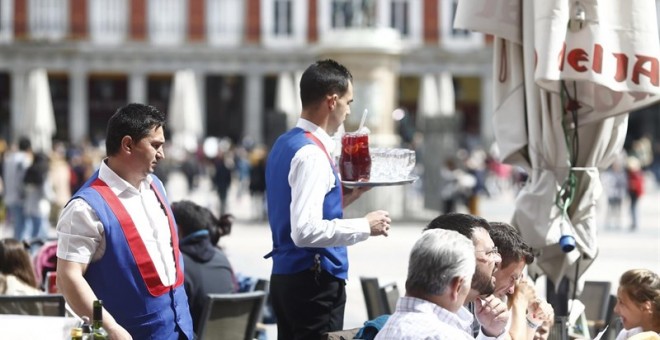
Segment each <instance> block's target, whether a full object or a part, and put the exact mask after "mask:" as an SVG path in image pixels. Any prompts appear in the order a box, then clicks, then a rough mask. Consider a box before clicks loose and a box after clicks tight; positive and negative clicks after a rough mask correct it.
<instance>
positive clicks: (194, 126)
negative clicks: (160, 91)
mask: <svg viewBox="0 0 660 340" xmlns="http://www.w3.org/2000/svg"><path fill="white" fill-rule="evenodd" d="M199 100H200V99H199V92H198V91H197V82H196V81H195V72H194V71H192V70H181V71H177V72H176V74H175V75H174V85H173V86H172V91H171V95H170V103H169V112H168V117H167V118H168V121H167V123H168V126H169V129H170V131H172V143H173V145H174V146H176V147H180V148H184V149H186V150H188V151H190V152H193V151H195V150H196V149H197V142H198V141H199V139H200V138H201V137H202V133H203V130H202V111H201V108H200V103H199Z"/></svg>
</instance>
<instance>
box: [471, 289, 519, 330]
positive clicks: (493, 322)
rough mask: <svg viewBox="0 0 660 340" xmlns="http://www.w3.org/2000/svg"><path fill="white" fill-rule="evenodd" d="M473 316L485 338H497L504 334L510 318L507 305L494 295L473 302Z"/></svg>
mask: <svg viewBox="0 0 660 340" xmlns="http://www.w3.org/2000/svg"><path fill="white" fill-rule="evenodd" d="M475 307H476V308H475V315H476V317H477V320H478V321H479V324H481V328H482V329H483V332H484V334H485V335H487V336H498V335H500V334H502V333H503V332H504V328H505V327H506V324H507V322H508V321H509V317H510V316H511V315H510V313H509V311H508V309H507V305H506V303H505V302H503V301H502V300H500V299H498V298H496V297H495V296H494V295H489V296H487V297H486V298H485V299H477V300H476V301H475Z"/></svg>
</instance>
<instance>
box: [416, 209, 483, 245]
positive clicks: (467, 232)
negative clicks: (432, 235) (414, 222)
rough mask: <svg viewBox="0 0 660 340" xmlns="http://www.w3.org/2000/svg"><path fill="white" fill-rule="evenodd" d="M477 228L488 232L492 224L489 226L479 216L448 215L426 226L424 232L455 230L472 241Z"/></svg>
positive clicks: (439, 217)
mask: <svg viewBox="0 0 660 340" xmlns="http://www.w3.org/2000/svg"><path fill="white" fill-rule="evenodd" d="M475 228H484V229H486V231H490V224H488V221H486V220H485V219H483V218H481V217H479V216H474V215H469V214H461V213H448V214H444V215H440V216H438V217H436V218H435V219H433V221H431V222H430V223H429V224H428V225H427V226H426V228H424V230H429V229H446V230H453V231H457V232H458V233H460V234H462V235H464V236H465V237H467V238H469V239H470V240H472V234H473V233H474V229H475Z"/></svg>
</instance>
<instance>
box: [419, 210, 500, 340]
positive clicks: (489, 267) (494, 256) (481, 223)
mask: <svg viewBox="0 0 660 340" xmlns="http://www.w3.org/2000/svg"><path fill="white" fill-rule="evenodd" d="M429 229H445V230H453V231H456V232H458V233H460V234H461V235H463V236H465V237H467V238H468V239H470V240H472V243H473V244H474V249H475V251H474V254H475V256H476V260H477V261H476V263H477V265H476V270H475V272H474V276H473V277H472V285H471V288H470V292H469V293H468V296H467V298H466V300H465V302H466V303H473V304H474V316H476V318H477V321H478V328H479V330H478V332H477V331H474V332H472V327H471V326H468V328H467V329H466V332H468V333H474V334H479V336H480V337H481V336H485V337H486V338H488V337H491V338H497V339H504V338H505V337H506V334H507V333H506V331H505V328H506V325H507V322H508V321H509V313H508V311H507V306H506V303H504V301H502V300H500V299H498V298H497V297H495V296H493V295H492V294H493V293H494V292H495V277H494V276H493V274H494V273H495V271H496V270H497V267H498V266H499V264H500V262H502V257H501V256H500V254H499V252H498V249H497V247H496V246H495V243H494V242H493V240H492V239H491V238H490V235H489V234H488V232H489V230H490V224H489V223H488V221H486V220H485V219H483V218H481V217H478V216H474V215H469V214H461V213H449V214H444V215H440V216H438V217H436V218H435V219H433V221H431V222H430V223H429V225H428V226H427V227H426V229H425V230H429ZM461 309H462V310H461V311H460V312H459V313H458V314H459V315H463V316H465V317H466V318H469V321H470V323H472V321H473V318H472V314H471V313H470V312H469V311H468V309H467V308H465V307H461Z"/></svg>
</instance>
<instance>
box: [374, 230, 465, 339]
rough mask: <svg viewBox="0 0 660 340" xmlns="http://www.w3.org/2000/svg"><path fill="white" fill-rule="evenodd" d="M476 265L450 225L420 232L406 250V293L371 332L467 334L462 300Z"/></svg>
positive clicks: (382, 335)
mask: <svg viewBox="0 0 660 340" xmlns="http://www.w3.org/2000/svg"><path fill="white" fill-rule="evenodd" d="M475 267H476V260H475V257H474V245H473V244H472V242H471V241H470V240H469V239H468V238H466V237H465V236H463V235H461V234H459V233H458V232H455V231H453V230H444V229H433V230H427V231H424V232H423V233H422V236H421V237H420V239H419V240H417V242H416V243H415V245H414V246H413V248H412V251H411V252H410V260H409V262H408V277H407V279H406V295H405V296H403V297H401V298H399V301H398V302H397V305H396V310H395V312H394V314H392V316H390V318H389V319H388V320H387V322H386V323H385V325H384V326H383V328H382V329H381V330H380V331H379V332H378V334H377V335H376V339H381V340H417V339H438V340H439V339H447V340H460V339H473V337H472V335H471V334H470V333H469V332H468V331H466V329H469V328H470V324H471V323H472V315H470V313H469V312H468V311H467V310H464V308H463V307H462V306H463V303H465V298H466V297H467V296H468V293H469V292H470V284H471V283H472V275H473V274H474V271H475Z"/></svg>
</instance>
